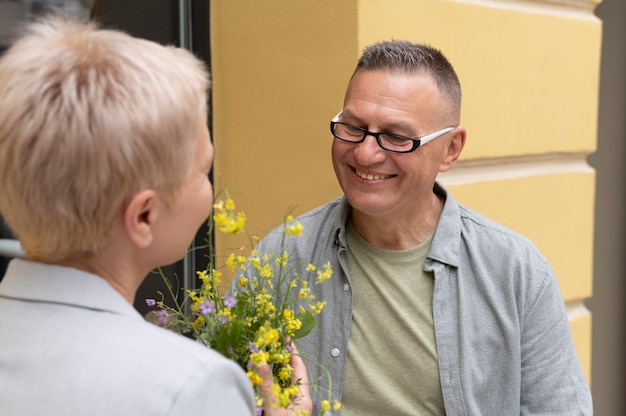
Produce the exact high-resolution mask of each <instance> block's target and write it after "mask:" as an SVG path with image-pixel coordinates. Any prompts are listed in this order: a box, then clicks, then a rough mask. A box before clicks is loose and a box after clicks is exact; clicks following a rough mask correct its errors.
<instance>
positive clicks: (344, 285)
mask: <svg viewBox="0 0 626 416" xmlns="http://www.w3.org/2000/svg"><path fill="white" fill-rule="evenodd" d="M435 190H436V192H437V193H438V194H440V195H442V196H443V197H444V198H445V205H444V208H443V211H442V214H441V219H440V221H439V224H438V226H437V230H436V231H435V235H434V238H433V241H432V247H431V249H430V252H429V254H428V256H427V259H426V262H425V264H424V269H425V270H427V271H430V272H433V273H434V279H435V286H434V295H433V317H434V322H435V336H436V344H437V353H438V360H439V374H440V381H441V388H442V390H443V398H444V403H445V408H446V413H447V415H449V416H456V415H482V416H486V415H494V416H504V415H507V416H508V415H539V414H541V415H548V414H549V415H568V416H571V415H590V414H592V404H591V394H590V392H589V388H588V386H587V383H586V380H585V378H584V376H583V373H582V370H581V367H580V364H579V361H578V357H577V355H576V351H575V348H574V343H573V340H572V335H571V331H570V326H569V322H568V318H567V315H566V311H565V306H564V302H563V299H562V296H561V292H560V289H559V286H558V283H557V281H556V279H555V276H554V272H553V270H552V268H551V267H550V265H549V264H548V262H547V261H546V259H545V258H544V257H543V256H542V255H541V253H540V252H539V251H538V250H537V248H536V247H535V246H534V244H533V243H532V242H530V241H529V240H528V239H527V238H525V237H523V236H521V235H519V234H517V233H515V232H513V231H511V230H509V229H507V228H505V227H503V226H501V225H498V224H497V223H495V222H493V221H491V220H489V219H487V218H485V217H484V216H482V215H480V214H478V213H476V212H474V211H472V210H470V209H468V208H466V207H464V206H462V205H460V204H458V203H457V202H456V201H455V200H454V198H452V196H451V195H447V193H446V191H445V190H444V189H443V188H442V187H441V186H439V185H436V187H435ZM348 213H349V206H348V204H347V201H346V199H345V197H341V198H338V199H336V200H334V201H332V202H329V203H328V204H326V205H323V206H321V207H319V208H317V209H315V210H313V211H311V212H309V213H307V214H304V215H302V216H301V217H299V218H298V220H299V221H300V222H301V223H302V224H303V226H304V231H303V235H302V236H300V237H293V236H289V237H286V240H285V249H286V250H288V251H289V253H290V259H295V258H299V259H302V260H304V261H306V262H311V263H313V264H316V265H322V264H324V263H326V262H327V261H330V263H331V265H332V267H333V271H334V274H333V277H332V278H331V279H330V280H328V281H326V282H325V283H323V284H321V285H315V284H313V282H311V289H312V291H313V292H314V293H315V295H316V296H317V299H318V300H325V301H327V302H328V304H327V306H326V308H325V309H324V311H323V312H322V314H321V315H320V316H319V317H318V326H317V327H316V328H315V329H314V330H313V331H312V332H311V333H310V334H309V335H308V336H306V337H305V338H303V339H301V340H299V343H298V344H299V347H300V350H301V353H302V355H303V356H304V357H305V358H306V357H309V358H311V359H312V360H314V361H316V362H318V363H321V364H322V365H323V366H324V367H325V368H326V369H328V370H329V371H330V374H331V377H332V392H333V394H334V395H335V397H336V398H337V399H339V400H341V394H342V390H343V382H344V374H345V367H346V353H347V352H348V351H347V345H348V337H349V334H350V322H351V311H352V301H353V299H352V296H353V294H352V291H351V285H350V276H349V273H348V270H347V267H346V262H345V251H346V236H345V223H346V220H347V218H348ZM281 240H282V227H279V228H277V229H276V230H274V231H273V232H271V233H270V234H268V236H267V237H266V238H265V239H264V240H263V241H262V242H261V243H260V245H259V252H260V253H263V252H273V253H278V252H279V251H280V245H281ZM303 274H304V272H303ZM385 338H386V339H387V340H388V341H387V342H393V340H392V339H390V338H393V334H385ZM379 359H382V360H393V359H394V357H389V356H386V355H385V353H384V345H381V354H380V357H379ZM305 362H307V367H308V371H309V379H310V381H311V382H312V383H316V384H318V385H319V386H320V387H321V388H324V389H327V388H328V384H327V380H326V379H327V378H326V377H325V375H324V372H323V371H321V370H320V368H319V366H317V365H316V364H313V363H312V362H311V361H310V360H306V359H305ZM315 402H317V400H316V399H315V397H314V403H315ZM318 412H319V408H317V407H316V408H315V409H314V412H313V414H318ZM389 414H390V415H391V414H394V413H393V409H389Z"/></svg>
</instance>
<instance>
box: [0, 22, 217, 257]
mask: <svg viewBox="0 0 626 416" xmlns="http://www.w3.org/2000/svg"><path fill="white" fill-rule="evenodd" d="M209 88H210V76H209V73H208V71H207V69H206V67H205V65H204V64H203V63H202V62H201V61H199V60H198V59H196V58H195V57H194V56H193V55H192V54H191V53H190V52H188V51H186V50H183V49H179V48H174V47H169V46H162V45H159V44H157V43H154V42H150V41H147V40H143V39H138V38H134V37H132V36H130V35H127V34H125V33H122V32H120V31H114V30H104V29H100V28H98V27H97V25H95V24H94V23H79V22H75V21H69V20H66V19H62V18H58V17H53V18H47V19H44V20H42V21H40V22H37V23H34V24H32V25H30V26H29V27H27V28H26V30H25V32H24V34H23V35H22V36H21V37H20V38H19V39H18V40H17V41H16V42H15V43H14V45H13V46H12V47H11V48H10V49H9V50H8V51H7V52H6V53H5V55H4V56H3V57H2V58H1V59H0V212H1V213H2V215H3V216H4V217H5V220H6V222H7V224H8V225H9V227H11V229H12V230H13V232H14V233H15V234H16V236H17V237H18V238H19V239H20V241H21V243H22V246H23V248H24V249H25V251H26V253H27V255H28V257H29V258H33V259H37V260H43V261H58V260H61V259H65V258H69V257H72V256H75V255H79V254H81V255H82V254H93V253H96V252H97V251H98V249H99V248H100V247H101V246H102V245H103V244H104V243H105V242H106V240H107V238H108V236H109V234H110V232H111V230H112V227H113V222H114V221H115V220H116V219H117V218H119V215H120V214H121V213H122V212H123V210H124V209H125V207H126V204H127V203H128V202H129V201H130V199H131V198H132V197H133V195H135V194H136V193H137V192H138V191H140V190H142V189H147V188H151V189H156V190H157V191H158V192H159V193H160V195H161V196H162V197H163V198H164V199H165V200H166V202H167V203H168V204H169V205H172V204H173V203H174V202H175V198H176V195H177V191H178V190H179V189H180V187H181V184H182V182H183V181H184V179H185V178H186V176H187V175H188V173H189V169H190V166H191V162H192V157H193V152H194V150H195V148H196V143H197V139H198V135H199V132H200V128H201V126H202V123H206V119H207V94H208V91H209Z"/></svg>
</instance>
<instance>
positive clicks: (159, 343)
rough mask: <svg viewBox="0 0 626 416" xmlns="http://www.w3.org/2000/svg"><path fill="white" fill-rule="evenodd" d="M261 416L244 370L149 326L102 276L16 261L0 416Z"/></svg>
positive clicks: (6, 312)
mask: <svg viewBox="0 0 626 416" xmlns="http://www.w3.org/2000/svg"><path fill="white" fill-rule="evenodd" d="M253 414H255V413H254V396H253V392H252V387H251V384H250V382H249V381H248V379H247V377H246V375H245V373H244V372H243V371H242V370H241V369H240V368H239V367H238V366H237V365H236V364H235V363H234V362H232V361H229V360H227V359H226V358H224V357H222V356H221V355H220V354H218V353H217V352H215V351H212V350H209V349H208V348H206V347H204V346H202V345H200V344H198V343H196V342H194V341H191V340H189V339H186V338H184V337H182V336H180V335H177V334H174V333H173V332H171V331H168V330H165V329H162V328H159V327H157V326H156V325H153V324H151V323H148V322H146V321H145V320H144V319H143V317H142V316H141V315H139V313H138V312H137V311H136V310H135V309H134V308H133V307H132V305H130V304H129V303H128V301H127V300H125V299H124V298H123V297H122V296H121V295H120V294H119V293H118V292H116V291H115V290H114V289H113V288H112V287H111V286H110V285H109V284H108V283H106V282H105V281H104V280H103V279H101V278H99V277H98V276H95V275H93V274H89V273H85V272H82V271H78V270H76V269H71V268H67V267H60V266H53V265H46V264H42V263H34V262H29V261H24V260H19V259H15V260H12V261H11V263H10V264H9V268H8V270H7V274H6V276H5V278H4V280H3V281H2V283H0V415H11V416H20V415H24V416H31V415H32V416H35V415H46V416H61V415H67V416H70V415H71V416H76V415H92V416H94V415H102V416H112V415H155V416H156V415H163V416H164V415H238V416H239V415H241V416H249V415H253Z"/></svg>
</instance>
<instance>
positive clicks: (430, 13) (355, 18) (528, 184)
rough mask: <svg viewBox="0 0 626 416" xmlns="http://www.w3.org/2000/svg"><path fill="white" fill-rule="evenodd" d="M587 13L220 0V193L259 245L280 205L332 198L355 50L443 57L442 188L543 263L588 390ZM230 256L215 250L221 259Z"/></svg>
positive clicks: (401, 2)
mask: <svg viewBox="0 0 626 416" xmlns="http://www.w3.org/2000/svg"><path fill="white" fill-rule="evenodd" d="M597 2H598V1H590V0H589V1H588V0H553V1H548V0H546V1H540V0H535V1H532V0H528V1H514V0H467V1H453V0H360V1H359V0H343V1H340V2H338V1H335V0H302V1H297V2H294V1H290V0H258V1H234V0H233V1H214V2H212V3H211V4H212V10H211V26H212V34H211V36H212V48H213V50H212V55H213V76H214V81H215V88H214V95H213V109H214V114H213V117H214V140H215V146H216V149H217V153H216V163H215V183H216V186H217V187H218V188H220V187H224V188H227V189H229V190H230V192H231V194H232V195H233V197H234V198H235V200H236V202H237V203H238V206H239V208H241V209H243V210H244V211H245V212H246V213H247V215H248V217H249V228H250V230H251V231H253V232H259V233H260V234H261V235H263V234H264V233H265V232H267V231H268V230H270V229H271V228H273V227H274V226H276V225H278V224H279V223H280V222H281V220H282V216H283V214H284V213H285V212H286V211H287V210H288V209H289V208H290V207H293V206H294V205H295V209H294V211H293V212H294V214H301V213H303V212H305V211H307V210H309V209H311V208H314V207H316V206H318V205H320V204H322V203H324V202H326V201H328V200H329V199H331V198H334V197H336V196H338V195H340V189H339V187H338V185H337V183H336V181H335V177H334V173H333V170H332V165H331V161H330V145H331V141H332V136H331V134H330V132H329V127H328V124H329V121H330V119H331V118H332V117H333V116H334V115H335V114H336V113H337V112H338V111H339V110H340V109H341V105H342V100H343V94H344V91H345V87H346V85H347V82H348V79H349V77H350V75H351V73H352V70H353V68H354V65H355V64H356V61H357V59H358V56H359V54H360V52H361V50H362V48H363V47H364V46H366V45H368V44H370V43H372V42H375V41H379V40H386V39H391V38H395V39H408V40H412V41H418V42H423V43H429V44H431V45H433V46H435V47H437V48H439V49H441V50H442V51H443V52H444V53H445V54H446V55H447V56H448V58H449V59H450V60H451V62H452V64H453V65H454V66H455V68H456V69H457V72H458V75H459V78H460V79H461V83H462V86H463V92H464V103H463V110H462V124H463V126H464V127H466V129H467V131H468V141H467V145H466V148H465V150H464V155H463V157H462V159H461V161H460V162H459V163H458V164H457V166H456V167H455V168H453V170H452V171H451V172H448V173H447V174H445V175H442V176H441V181H442V182H443V183H444V184H445V185H446V186H447V187H448V188H449V189H450V190H451V192H452V193H453V194H454V195H455V197H456V198H457V199H458V200H460V201H461V202H463V203H465V204H467V205H469V206H470V207H472V208H474V209H476V210H478V211H480V212H482V213H484V214H485V215H487V216H489V217H491V218H493V219H495V220H497V221H499V222H501V223H503V224H504V225H507V226H509V227H511V228H513V229H515V230H517V231H519V232H521V233H523V234H525V235H527V236H528V237H530V238H531V239H532V240H534V241H535V243H536V244H537V245H538V247H539V248H540V250H541V251H542V252H543V253H544V254H545V255H546V256H547V258H548V259H549V261H550V262H551V264H552V265H553V267H554V269H555V271H556V273H557V276H558V279H559V283H560V285H561V289H562V291H563V295H564V300H565V302H566V306H567V309H568V313H569V317H570V322H571V326H572V329H573V333H574V337H575V342H576V346H577V349H578V353H579V356H580V359H581V363H582V365H583V369H584V372H585V375H586V376H587V379H588V380H590V374H591V368H590V367H591V361H590V360H591V316H590V313H589V311H588V310H587V308H586V307H585V305H584V304H583V300H584V299H586V298H589V297H591V295H592V293H591V288H592V266H593V264H592V262H593V256H592V252H593V214H594V213H593V210H594V189H595V178H594V170H593V169H592V168H591V167H590V166H589V165H588V164H587V162H586V158H587V156H588V155H589V154H591V153H593V152H594V151H595V148H596V122H597V107H598V83H599V65H600V48H601V34H602V26H601V22H600V20H599V19H597V18H596V17H595V16H594V14H593V10H594V8H595V6H596V4H597ZM236 246H237V244H233V243H232V242H228V243H227V242H224V241H223V240H221V239H220V240H218V251H229V249H231V248H233V247H236Z"/></svg>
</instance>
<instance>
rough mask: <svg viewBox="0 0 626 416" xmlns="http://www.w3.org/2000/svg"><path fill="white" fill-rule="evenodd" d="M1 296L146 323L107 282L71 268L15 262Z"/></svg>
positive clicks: (0, 292) (16, 260) (9, 268)
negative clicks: (76, 308)
mask: <svg viewBox="0 0 626 416" xmlns="http://www.w3.org/2000/svg"><path fill="white" fill-rule="evenodd" d="M0 296H2V297H8V298H13V299H21V300H26V301H31V302H44V303H56V304H63V305H68V306H74V307H79V308H86V309H92V310H99V311H106V312H112V313H116V314H120V315H125V316H128V317H133V318H139V319H143V318H142V317H141V315H140V314H139V312H137V311H136V310H135V308H134V307H133V305H131V304H130V303H129V302H128V301H127V300H126V299H125V298H124V297H123V296H122V295H121V294H119V293H118V292H117V291H116V290H115V289H113V287H112V286H111V285H109V284H108V283H107V282H106V281H105V280H104V279H102V278H101V277H99V276H96V275H94V274H91V273H87V272H84V271H81V270H78V269H74V268H71V267H64V266H59V265H53V264H45V263H39V262H33V261H28V260H22V259H13V260H11V262H10V263H9V267H8V268H7V272H6V274H5V276H4V278H3V279H2V282H1V283H0Z"/></svg>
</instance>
